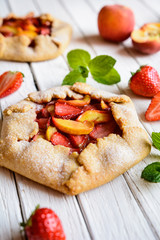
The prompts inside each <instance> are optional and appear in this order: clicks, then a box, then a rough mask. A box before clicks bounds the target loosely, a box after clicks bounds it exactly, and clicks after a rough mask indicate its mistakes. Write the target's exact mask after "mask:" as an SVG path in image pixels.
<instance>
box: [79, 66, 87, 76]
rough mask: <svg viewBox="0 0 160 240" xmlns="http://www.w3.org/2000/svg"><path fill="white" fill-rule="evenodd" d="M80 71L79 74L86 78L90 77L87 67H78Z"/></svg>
mask: <svg viewBox="0 0 160 240" xmlns="http://www.w3.org/2000/svg"><path fill="white" fill-rule="evenodd" d="M78 70H79V72H80V73H81V74H82V76H83V77H84V78H87V77H88V73H89V71H88V69H87V68H86V67H83V66H79V67H78Z"/></svg>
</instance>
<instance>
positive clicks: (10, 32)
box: [0, 17, 52, 40]
mask: <svg viewBox="0 0 160 240" xmlns="http://www.w3.org/2000/svg"><path fill="white" fill-rule="evenodd" d="M51 25H52V22H51V21H49V20H44V19H41V18H39V17H28V18H24V19H22V18H8V19H7V18H5V19H3V23H2V25H1V26H0V33H1V34H2V35H3V36H5V37H14V36H21V35H25V36H28V37H29V38H30V39H31V40H32V39H34V38H35V37H36V36H37V35H40V34H41V35H50V34H51Z"/></svg>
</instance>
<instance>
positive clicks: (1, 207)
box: [0, 61, 35, 240]
mask: <svg viewBox="0 0 160 240" xmlns="http://www.w3.org/2000/svg"><path fill="white" fill-rule="evenodd" d="M7 70H11V71H21V72H23V73H24V75H25V78H24V82H23V84H22V86H21V87H20V89H19V90H18V91H17V92H15V93H13V94H12V95H10V96H8V97H6V98H3V99H1V100H0V106H1V109H2V111H3V110H4V109H5V108H6V107H7V106H9V105H11V104H14V103H16V102H17V101H20V100H21V99H23V98H24V97H26V96H27V94H28V93H29V92H31V91H35V87H34V83H33V79H32V75H31V72H30V71H29V67H28V65H27V64H23V63H13V62H4V61H1V64H0V73H3V72H4V71H7ZM0 182H1V189H0V191H1V198H0V219H3V221H1V224H0V225H2V226H1V231H0V239H4V240H8V239H15V240H17V239H21V238H22V236H21V233H20V226H19V223H20V222H22V216H21V209H20V203H19V196H18V193H17V187H16V185H15V184H16V183H15V179H14V174H13V173H12V172H10V171H9V170H7V169H4V168H0Z"/></svg>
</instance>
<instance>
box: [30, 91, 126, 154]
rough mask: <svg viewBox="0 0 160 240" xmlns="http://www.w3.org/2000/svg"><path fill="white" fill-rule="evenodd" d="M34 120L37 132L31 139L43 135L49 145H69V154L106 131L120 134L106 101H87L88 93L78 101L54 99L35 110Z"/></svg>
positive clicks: (106, 133) (101, 136) (92, 141)
mask: <svg viewBox="0 0 160 240" xmlns="http://www.w3.org/2000/svg"><path fill="white" fill-rule="evenodd" d="M35 121H36V122H37V123H38V125H39V132H38V133H37V134H36V135H35V136H34V137H33V138H32V139H31V141H36V140H37V138H44V139H46V140H48V141H50V142H51V143H52V144H53V145H62V146H65V147H69V148H70V152H71V153H72V152H74V151H76V152H78V153H80V152H81V151H82V150H83V149H84V148H85V147H86V146H87V145H88V144H89V143H96V142H97V138H103V137H107V136H108V135H109V134H110V133H115V134H119V135H121V130H120V128H119V126H118V125H117V123H116V122H115V120H114V118H113V116H112V112H111V109H110V106H109V104H108V103H106V102H104V101H103V100H99V101H98V100H91V98H90V96H89V95H86V96H85V97H84V98H83V99H82V100H72V99H67V100H62V99H54V100H53V101H51V102H49V103H47V104H45V105H44V106H43V108H42V109H41V110H39V111H37V117H36V120H35Z"/></svg>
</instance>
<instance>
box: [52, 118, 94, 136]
mask: <svg viewBox="0 0 160 240" xmlns="http://www.w3.org/2000/svg"><path fill="white" fill-rule="evenodd" d="M52 121H53V123H54V125H55V126H56V127H57V128H58V129H59V130H61V131H62V132H65V133H69V134H73V135H84V134H89V133H90V132H91V131H92V130H93V128H94V123H93V122H89V121H85V122H83V123H82V122H76V121H73V120H65V119H60V118H54V117H52Z"/></svg>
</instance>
